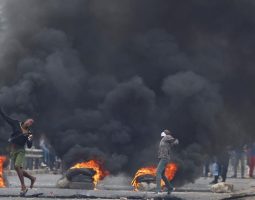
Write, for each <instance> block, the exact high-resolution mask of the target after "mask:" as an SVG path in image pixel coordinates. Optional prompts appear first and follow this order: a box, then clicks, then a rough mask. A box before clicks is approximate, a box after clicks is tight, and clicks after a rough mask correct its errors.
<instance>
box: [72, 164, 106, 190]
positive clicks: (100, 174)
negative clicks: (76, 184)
mask: <svg viewBox="0 0 255 200" xmlns="http://www.w3.org/2000/svg"><path fill="white" fill-rule="evenodd" d="M75 168H87V169H93V170H94V171H95V172H96V173H95V175H94V176H93V180H94V181H93V182H94V184H95V186H96V185H97V183H98V181H100V180H102V179H103V178H104V177H106V176H107V175H109V174H110V173H109V171H107V170H105V169H104V168H103V166H102V164H101V163H100V162H99V161H97V160H90V161H88V162H81V163H77V164H75V165H74V166H72V167H71V168H70V169H75Z"/></svg>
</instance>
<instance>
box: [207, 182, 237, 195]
mask: <svg viewBox="0 0 255 200" xmlns="http://www.w3.org/2000/svg"><path fill="white" fill-rule="evenodd" d="M211 191H212V192H215V193H230V192H233V191H234V185H233V184H229V183H223V182H222V183H217V184H215V185H212V187H211Z"/></svg>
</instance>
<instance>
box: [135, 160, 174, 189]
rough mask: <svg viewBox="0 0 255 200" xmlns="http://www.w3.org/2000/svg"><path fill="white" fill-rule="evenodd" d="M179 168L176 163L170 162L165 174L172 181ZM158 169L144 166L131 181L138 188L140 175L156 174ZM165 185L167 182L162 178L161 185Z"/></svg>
mask: <svg viewBox="0 0 255 200" xmlns="http://www.w3.org/2000/svg"><path fill="white" fill-rule="evenodd" d="M177 170H178V166H177V164H176V163H169V164H168V165H167V166H166V170H165V175H166V177H167V179H168V180H169V181H171V180H172V179H173V178H174V176H175V174H176V172H177ZM156 171H157V168H156V167H144V168H141V169H139V170H138V171H137V172H136V174H135V177H134V179H133V180H132V183H131V184H132V185H133V186H134V188H135V190H138V186H139V182H137V178H138V177H140V176H144V175H152V176H156ZM164 185H165V183H164V182H163V181H162V180H161V186H164Z"/></svg>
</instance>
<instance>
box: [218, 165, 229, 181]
mask: <svg viewBox="0 0 255 200" xmlns="http://www.w3.org/2000/svg"><path fill="white" fill-rule="evenodd" d="M227 173H228V163H224V164H221V165H220V174H221V178H222V182H225V181H226V178H227Z"/></svg>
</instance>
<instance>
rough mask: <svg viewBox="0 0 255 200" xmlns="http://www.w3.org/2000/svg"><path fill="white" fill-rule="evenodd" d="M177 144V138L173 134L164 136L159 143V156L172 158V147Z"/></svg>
mask: <svg viewBox="0 0 255 200" xmlns="http://www.w3.org/2000/svg"><path fill="white" fill-rule="evenodd" d="M175 144H177V140H176V139H175V138H173V137H172V136H171V135H166V136H165V137H163V138H162V139H161V141H160V143H159V151H158V158H164V159H168V160H170V157H171V147H172V146H173V145H175Z"/></svg>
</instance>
